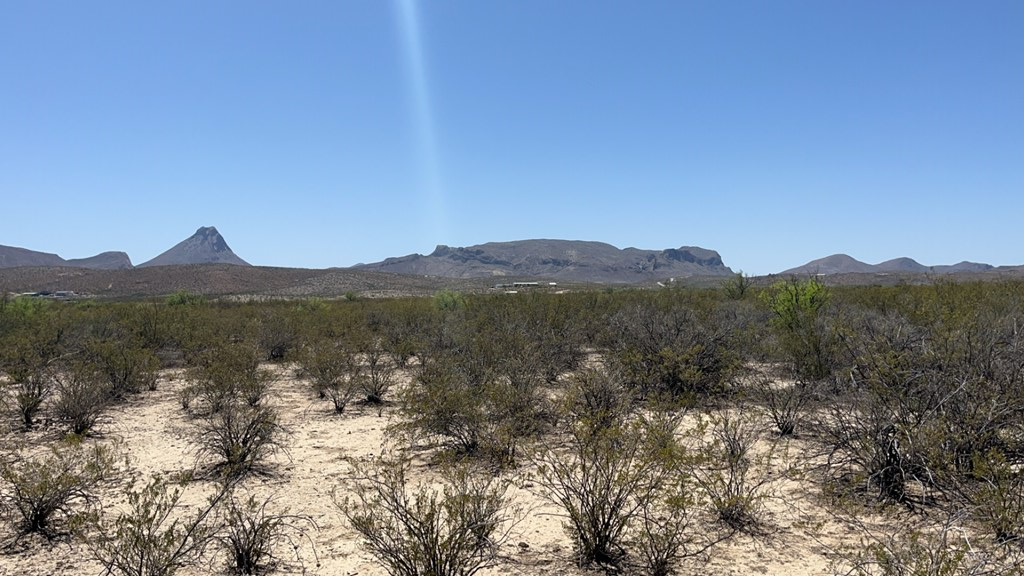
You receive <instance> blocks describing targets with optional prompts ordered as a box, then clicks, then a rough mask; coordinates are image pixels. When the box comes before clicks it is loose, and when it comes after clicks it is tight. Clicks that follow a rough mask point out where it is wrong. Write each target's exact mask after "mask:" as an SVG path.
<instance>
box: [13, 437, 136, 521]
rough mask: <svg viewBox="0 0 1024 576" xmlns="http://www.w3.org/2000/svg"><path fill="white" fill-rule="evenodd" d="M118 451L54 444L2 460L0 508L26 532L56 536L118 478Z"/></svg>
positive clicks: (18, 453) (16, 453)
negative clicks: (102, 487) (104, 486)
mask: <svg viewBox="0 0 1024 576" xmlns="http://www.w3.org/2000/svg"><path fill="white" fill-rule="evenodd" d="M115 460H116V456H115V451H114V450H112V449H111V448H109V447H106V446H99V445H97V446H93V447H89V448H86V447H83V446H81V445H78V444H73V445H62V446H54V447H51V448H49V449H48V450H45V451H43V452H40V453H36V454H31V455H29V454H25V453H23V452H15V453H13V454H10V455H9V456H8V457H6V458H4V459H3V460H0V480H3V487H2V490H0V504H2V508H3V509H4V510H5V512H7V513H8V514H11V515H12V517H13V519H14V523H15V525H16V526H17V529H18V531H19V532H20V533H22V534H29V533H37V534H42V535H44V536H46V537H47V538H52V537H54V536H56V535H59V534H60V529H61V525H62V524H66V523H67V522H68V521H69V520H70V519H72V518H73V517H74V516H75V514H77V513H78V512H79V511H80V510H81V508H82V507H83V506H84V505H86V504H88V503H90V502H92V501H93V500H94V499H95V491H96V489H97V487H98V485H99V484H100V482H101V481H103V480H105V479H108V478H109V477H111V475H112V474H113V470H114V463H115Z"/></svg>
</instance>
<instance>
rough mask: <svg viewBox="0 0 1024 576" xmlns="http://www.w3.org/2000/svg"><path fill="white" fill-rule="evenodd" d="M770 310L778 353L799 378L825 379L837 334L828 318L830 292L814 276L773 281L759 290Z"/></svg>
mask: <svg viewBox="0 0 1024 576" xmlns="http://www.w3.org/2000/svg"><path fill="white" fill-rule="evenodd" d="M761 296H762V299H763V300H764V302H765V303H766V304H767V305H768V308H769V309H770V310H771V311H772V314H773V316H772V326H773V327H774V328H775V332H776V335H777V338H778V342H779V346H780V347H781V352H782V353H783V354H784V355H785V358H786V360H787V361H788V362H789V363H790V365H791V366H792V369H793V371H794V373H795V374H796V376H797V377H798V378H799V379H801V380H807V381H816V380H823V379H825V378H828V377H829V376H830V375H831V374H832V371H833V370H834V368H835V367H836V354H837V351H836V347H837V341H836V337H835V335H834V333H833V331H832V328H831V327H830V325H829V322H828V318H827V313H828V309H827V305H828V303H829V301H830V299H831V292H830V290H829V289H828V287H826V286H825V285H824V284H823V283H821V281H819V280H818V279H817V278H808V279H806V280H796V279H793V280H790V281H780V282H777V283H775V284H774V285H773V286H772V287H771V289H769V290H767V291H765V292H762V293H761Z"/></svg>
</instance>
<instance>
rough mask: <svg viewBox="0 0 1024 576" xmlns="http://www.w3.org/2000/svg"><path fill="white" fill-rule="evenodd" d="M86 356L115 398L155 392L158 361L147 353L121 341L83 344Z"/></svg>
mask: <svg viewBox="0 0 1024 576" xmlns="http://www.w3.org/2000/svg"><path fill="white" fill-rule="evenodd" d="M85 356H86V358H87V361H88V362H89V363H90V364H91V365H92V366H93V369H94V371H95V372H96V373H97V374H99V375H101V376H103V378H104V379H105V380H106V381H107V384H108V390H109V393H110V395H111V396H112V397H114V398H117V399H120V398H124V397H125V396H127V395H128V394H138V393H139V392H141V391H143V390H155V389H156V381H157V371H158V370H159V368H160V359H159V358H157V356H156V354H154V353H153V352H152V351H150V350H147V349H144V348H139V347H135V346H132V345H131V343H129V342H124V341H120V340H92V341H90V342H88V343H87V344H86V347H85Z"/></svg>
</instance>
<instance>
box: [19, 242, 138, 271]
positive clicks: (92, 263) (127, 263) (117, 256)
mask: <svg viewBox="0 0 1024 576" xmlns="http://www.w3.org/2000/svg"><path fill="white" fill-rule="evenodd" d="M25 266H55V267H57V266H59V267H65V268H92V269H95V270H120V269H123V268H131V267H132V261H131V258H129V257H128V255H127V254H125V253H124V252H103V253H102V254H97V255H95V256H91V257H89V258H73V259H71V260H65V259H63V258H61V257H60V256H58V255H56V254H50V253H49V252H37V251H35V250H29V249H28V248H18V247H16V246H0V268H20V267H25Z"/></svg>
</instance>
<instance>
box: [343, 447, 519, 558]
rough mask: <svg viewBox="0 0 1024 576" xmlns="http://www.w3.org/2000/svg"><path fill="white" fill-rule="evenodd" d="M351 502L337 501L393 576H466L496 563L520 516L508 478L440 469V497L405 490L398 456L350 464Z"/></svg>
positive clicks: (405, 464) (415, 488) (417, 488)
mask: <svg viewBox="0 0 1024 576" xmlns="http://www.w3.org/2000/svg"><path fill="white" fill-rule="evenodd" d="M353 468H354V471H355V477H354V479H353V480H352V484H351V488H352V490H353V491H354V493H355V496H354V497H352V498H346V499H339V498H338V497H337V495H336V496H335V502H336V504H337V506H338V507H339V508H340V509H341V511H342V513H343V514H344V515H345V517H346V518H347V519H348V521H349V522H350V523H351V524H352V527H353V528H354V529H355V530H356V531H357V532H358V533H359V534H360V536H362V538H363V545H364V546H365V547H366V548H367V549H368V550H369V551H370V553H371V554H373V555H374V557H376V558H377V560H379V561H380V562H381V564H383V566H384V568H385V570H387V572H388V574H390V575H391V576H422V575H425V574H430V575H432V576H471V575H473V574H476V573H477V572H479V571H480V570H483V569H484V568H488V567H491V566H494V565H496V564H497V562H498V560H499V558H498V552H499V550H500V548H501V546H502V544H503V543H504V542H505V541H506V540H507V539H508V537H509V534H510V531H511V530H512V528H513V526H514V525H515V524H516V522H517V519H518V518H519V511H518V509H517V508H515V507H513V506H512V505H511V504H510V503H509V499H508V497H507V496H506V491H507V490H508V487H509V482H508V481H507V480H502V479H500V478H498V477H495V476H494V475H493V474H490V473H479V472H474V471H472V470H471V469H469V468H466V467H454V468H450V469H448V470H446V471H445V472H444V473H443V475H442V478H441V482H442V484H443V488H442V489H441V491H440V492H438V491H437V490H435V489H433V488H431V487H430V486H428V485H427V484H425V483H418V484H416V485H411V484H410V482H409V480H408V472H409V461H408V460H406V459H404V458H401V457H390V458H382V459H378V460H376V461H374V462H371V463H353Z"/></svg>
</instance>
